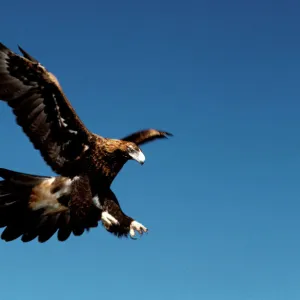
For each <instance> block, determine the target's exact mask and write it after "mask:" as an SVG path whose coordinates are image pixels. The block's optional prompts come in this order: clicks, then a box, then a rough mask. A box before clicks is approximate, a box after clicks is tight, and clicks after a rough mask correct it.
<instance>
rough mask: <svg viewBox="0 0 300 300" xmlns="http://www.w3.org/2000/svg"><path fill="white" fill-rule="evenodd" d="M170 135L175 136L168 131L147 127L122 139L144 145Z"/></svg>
mask: <svg viewBox="0 0 300 300" xmlns="http://www.w3.org/2000/svg"><path fill="white" fill-rule="evenodd" d="M168 136H173V134H171V133H170V132H166V131H159V130H156V129H145V130H141V131H137V132H135V133H133V134H130V135H128V136H126V137H124V138H122V140H124V141H127V142H133V143H135V144H136V145H142V144H146V143H148V142H151V141H154V140H156V139H165V138H168Z"/></svg>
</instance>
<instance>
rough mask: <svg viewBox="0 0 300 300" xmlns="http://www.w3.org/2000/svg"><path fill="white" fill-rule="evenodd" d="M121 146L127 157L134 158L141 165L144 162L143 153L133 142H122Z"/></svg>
mask: <svg viewBox="0 0 300 300" xmlns="http://www.w3.org/2000/svg"><path fill="white" fill-rule="evenodd" d="M122 146H123V147H122V150H123V154H124V156H125V157H126V158H127V159H134V160H136V161H137V162H138V163H140V164H141V165H143V164H144V162H145V159H146V158H145V155H144V153H143V152H142V150H141V149H140V148H139V147H138V146H137V145H136V144H135V143H132V142H124V144H123V145H122Z"/></svg>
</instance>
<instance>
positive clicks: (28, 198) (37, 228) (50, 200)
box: [0, 168, 101, 242]
mask: <svg viewBox="0 0 300 300" xmlns="http://www.w3.org/2000/svg"><path fill="white" fill-rule="evenodd" d="M0 176H1V177H2V178H4V180H2V181H0V227H1V228H4V227H5V229H4V231H3V232H2V234H1V239H3V240H5V241H12V240H14V239H17V238H19V237H21V240H22V241H23V242H30V241H32V240H34V239H35V238H37V239H38V241H39V242H46V241H47V240H49V239H50V238H51V237H52V236H53V235H54V234H55V233H56V232H57V238H58V240H59V241H66V240H67V239H68V238H69V237H70V235H71V234H72V233H73V234H74V235H75V236H80V235H82V234H83V233H84V232H85V231H86V230H89V229H90V228H94V227H97V226H98V221H99V219H100V218H101V210H100V209H99V208H97V207H96V206H95V205H92V202H91V192H90V189H89V187H88V185H89V183H88V181H87V179H86V178H85V177H79V178H76V179H73V180H71V179H70V178H67V177H60V176H59V177H44V176H36V175H30V174H25V173H19V172H15V171H11V170H7V169H2V168H0ZM74 195H77V197H75V198H74V197H73V196H74Z"/></svg>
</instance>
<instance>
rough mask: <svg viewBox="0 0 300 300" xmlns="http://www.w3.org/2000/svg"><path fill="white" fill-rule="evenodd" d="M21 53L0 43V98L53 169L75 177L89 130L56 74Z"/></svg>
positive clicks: (78, 171)
mask: <svg viewBox="0 0 300 300" xmlns="http://www.w3.org/2000/svg"><path fill="white" fill-rule="evenodd" d="M21 52H22V53H23V54H24V56H25V57H21V56H19V55H17V54H15V53H13V52H12V51H11V50H9V49H8V48H7V47H5V46H4V45H3V44H1V43H0V99H1V100H3V101H5V102H7V104H8V105H9V106H10V107H11V108H12V110H13V113H14V114H15V116H16V122H17V124H18V125H19V126H21V127H22V129H23V131H24V133H25V134H26V135H27V136H28V137H29V139H30V141H31V142H32V144H33V145H34V147H35V148H36V149H37V150H39V151H40V153H41V155H42V156H43V158H44V159H45V161H46V163H47V164H48V165H49V166H50V167H51V168H52V169H53V171H55V172H56V173H58V174H60V175H63V176H75V175H77V174H79V173H80V170H79V169H78V165H79V164H78V161H76V160H75V158H76V157H81V156H82V154H83V153H84V151H85V150H86V149H87V147H85V146H86V145H87V144H88V141H89V136H90V132H89V131H88V129H87V128H86V127H85V126H84V124H83V123H82V121H81V120H80V119H79V117H78V116H77V114H76V112H75V110H74V109H73V107H72V106H71V104H70V102H69V101H68V99H67V97H66V96H65V95H64V93H63V91H62V88H61V87H60V85H59V83H58V81H57V79H56V77H55V76H54V75H53V74H51V73H49V72H48V71H47V70H46V69H45V68H44V67H43V66H42V65H41V64H40V63H38V62H37V61H36V60H35V59H33V58H32V57H31V56H30V55H29V54H28V53H26V52H25V51H24V50H23V49H22V50H21ZM74 151H75V152H76V153H74ZM70 152H72V154H73V155H72V156H70V155H69V154H70Z"/></svg>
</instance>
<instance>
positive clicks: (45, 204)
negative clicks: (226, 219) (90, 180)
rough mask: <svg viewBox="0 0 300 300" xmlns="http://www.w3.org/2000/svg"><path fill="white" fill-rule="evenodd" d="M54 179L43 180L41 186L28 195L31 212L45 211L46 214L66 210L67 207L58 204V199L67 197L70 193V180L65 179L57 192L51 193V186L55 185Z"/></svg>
mask: <svg viewBox="0 0 300 300" xmlns="http://www.w3.org/2000/svg"><path fill="white" fill-rule="evenodd" d="M56 179H57V178H56V177H52V178H49V179H45V180H44V181H43V182H42V183H41V184H39V185H37V186H35V187H34V188H33V189H32V193H31V195H30V200H29V207H30V208H31V209H32V210H38V209H46V212H49V211H57V210H61V209H63V210H66V209H67V207H65V206H63V205H62V204H60V203H59V202H58V198H60V197H62V196H64V195H68V194H70V192H71V185H72V180H71V179H69V178H68V179H66V180H65V181H64V182H63V184H61V187H60V189H59V190H57V191H55V193H52V192H51V191H52V188H53V184H55V180H56Z"/></svg>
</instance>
